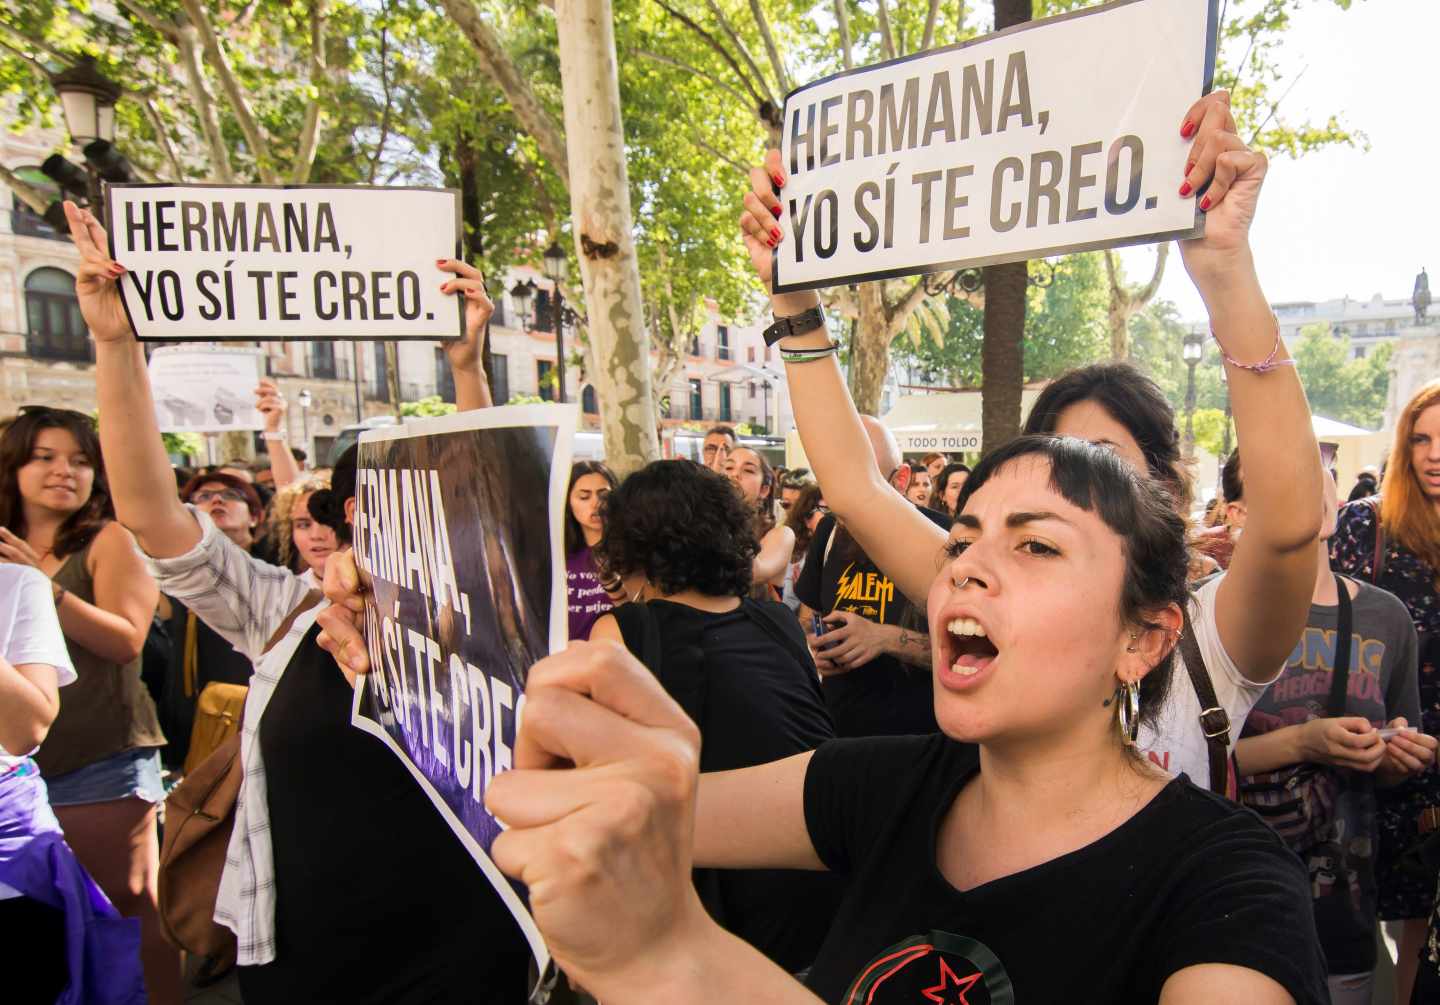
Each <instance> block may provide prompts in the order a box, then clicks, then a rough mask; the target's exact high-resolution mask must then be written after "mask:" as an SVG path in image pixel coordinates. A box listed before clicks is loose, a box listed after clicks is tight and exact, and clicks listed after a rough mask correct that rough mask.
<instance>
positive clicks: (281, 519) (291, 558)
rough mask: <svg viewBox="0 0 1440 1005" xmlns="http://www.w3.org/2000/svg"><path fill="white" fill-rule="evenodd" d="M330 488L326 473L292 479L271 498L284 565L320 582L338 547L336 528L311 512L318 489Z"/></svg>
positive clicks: (272, 529)
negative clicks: (331, 554) (331, 556)
mask: <svg viewBox="0 0 1440 1005" xmlns="http://www.w3.org/2000/svg"><path fill="white" fill-rule="evenodd" d="M328 488H330V479H329V478H328V477H326V476H323V475H312V476H311V477H309V478H304V479H301V480H300V481H298V482H292V483H291V484H289V485H287V486H285V487H284V488H283V489H281V490H280V491H278V492H276V493H275V498H274V499H272V500H271V501H270V539H271V540H272V541H274V542H275V545H276V547H277V548H278V549H279V553H280V564H281V565H283V566H285V568H287V569H289V570H290V571H291V572H295V573H300V574H301V575H303V574H305V573H307V572H308V573H311V574H312V575H313V578H314V581H315V583H316V585H319V583H320V582H321V581H322V580H323V579H324V578H325V559H327V558H329V557H330V553H331V552H333V551H334V550H335V549H336V547H338V543H339V542H338V540H337V539H336V536H335V528H333V527H330V526H329V525H327V524H325V523H324V522H322V521H321V520H319V519H317V518H316V517H315V516H314V515H313V514H311V512H310V500H311V498H312V497H313V496H314V495H315V493H316V492H322V491H324V490H326V489H328Z"/></svg>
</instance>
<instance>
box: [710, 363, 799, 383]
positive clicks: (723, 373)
mask: <svg viewBox="0 0 1440 1005" xmlns="http://www.w3.org/2000/svg"><path fill="white" fill-rule="evenodd" d="M705 379H706V380H714V381H719V382H720V383H722V384H744V383H745V382H746V381H751V380H768V381H770V383H772V384H783V383H785V375H784V374H782V373H777V372H776V371H774V370H767V369H765V368H764V367H763V366H756V365H755V364H753V363H736V364H735V365H734V366H727V367H726V368H725V369H723V370H716V371H715V372H714V373H712V374H710V376H709V377H707V378H705Z"/></svg>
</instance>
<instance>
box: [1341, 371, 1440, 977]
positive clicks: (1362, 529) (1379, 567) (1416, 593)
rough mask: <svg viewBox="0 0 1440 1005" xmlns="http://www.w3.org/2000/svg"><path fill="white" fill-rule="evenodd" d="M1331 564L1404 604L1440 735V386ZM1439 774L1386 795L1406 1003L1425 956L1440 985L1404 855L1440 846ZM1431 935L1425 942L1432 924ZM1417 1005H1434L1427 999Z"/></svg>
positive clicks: (1382, 870)
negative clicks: (1428, 843)
mask: <svg viewBox="0 0 1440 1005" xmlns="http://www.w3.org/2000/svg"><path fill="white" fill-rule="evenodd" d="M1330 561H1331V563H1332V564H1333V565H1334V567H1335V570H1336V571H1337V572H1345V573H1349V574H1350V575H1352V576H1355V577H1356V578H1357V579H1365V580H1368V581H1370V582H1371V583H1374V584H1375V585H1376V586H1379V587H1380V588H1381V589H1384V590H1388V591H1389V592H1391V593H1393V594H1395V596H1396V597H1398V598H1399V599H1400V602H1401V603H1403V604H1404V605H1405V607H1406V608H1407V609H1408V610H1409V612H1410V617H1411V619H1412V620H1414V622H1415V631H1416V633H1417V634H1418V635H1419V637H1420V718H1421V732H1423V733H1428V734H1430V735H1431V736H1434V735H1437V734H1440V380H1432V381H1430V382H1429V383H1428V384H1426V385H1424V386H1423V387H1421V388H1420V390H1419V391H1417V392H1415V395H1414V396H1413V397H1412V398H1411V399H1410V401H1409V402H1408V403H1407V404H1406V405H1405V408H1404V409H1403V410H1402V411H1401V413H1400V421H1399V422H1398V423H1397V424H1396V426H1395V443H1394V446H1393V447H1392V448H1391V450H1390V460H1389V462H1388V463H1387V464H1386V465H1385V478H1384V481H1383V482H1381V485H1380V494H1379V495H1378V496H1375V497H1373V498H1369V499H1360V500H1357V501H1355V502H1352V503H1349V504H1348V505H1346V506H1345V507H1344V508H1343V509H1341V510H1340V521H1339V523H1338V524H1337V526H1336V528H1335V535H1334V536H1333V537H1331V538H1330ZM1436 833H1440V774H1437V773H1436V772H1435V771H1433V770H1432V771H1426V772H1425V773H1424V774H1422V775H1420V776H1419V777H1417V778H1414V779H1412V780H1411V781H1409V782H1406V783H1405V784H1404V785H1401V786H1400V787H1398V788H1395V789H1391V790H1389V791H1387V792H1384V793H1383V794H1382V795H1381V797H1380V847H1379V853H1378V855H1377V856H1376V860H1375V867H1376V878H1377V880H1378V881H1379V884H1380V917H1381V919H1382V920H1385V921H1387V922H1395V923H1397V924H1398V926H1399V928H1400V929H1401V931H1400V932H1399V933H1398V935H1399V940H1398V941H1399V949H1400V955H1399V959H1398V962H1397V974H1396V976H1397V980H1396V986H1397V990H1398V991H1399V993H1400V997H1399V998H1397V1000H1398V1001H1405V1000H1406V999H1405V995H1406V992H1407V988H1408V987H1409V984H1410V982H1412V981H1415V972H1416V966H1417V963H1419V961H1421V959H1422V957H1423V960H1424V963H1423V965H1422V969H1423V972H1424V973H1423V978H1422V980H1421V981H1420V982H1418V983H1420V986H1421V987H1422V988H1425V987H1426V983H1427V982H1429V983H1430V984H1431V986H1430V987H1428V988H1426V991H1427V992H1429V993H1432V994H1433V993H1434V990H1435V989H1436V988H1437V987H1440V969H1437V968H1440V896H1437V894H1436V889H1435V876H1434V875H1433V874H1431V875H1429V876H1419V875H1408V874H1407V873H1406V872H1405V871H1404V870H1403V869H1402V868H1401V864H1400V863H1401V857H1402V855H1403V854H1404V853H1405V852H1406V850H1408V849H1409V848H1410V847H1411V846H1413V845H1414V844H1416V842H1417V841H1418V840H1420V839H1422V838H1427V837H1428V838H1431V840H1440V839H1437V838H1434V837H1433V835H1435V834H1436ZM1427 918H1429V919H1430V924H1429V929H1430V935H1429V938H1428V940H1427V939H1426V934H1425V933H1426V920H1425V919H1427ZM1415 1000H1416V1001H1433V1000H1435V999H1433V998H1424V997H1420V996H1419V990H1418V989H1417V997H1416V999H1415Z"/></svg>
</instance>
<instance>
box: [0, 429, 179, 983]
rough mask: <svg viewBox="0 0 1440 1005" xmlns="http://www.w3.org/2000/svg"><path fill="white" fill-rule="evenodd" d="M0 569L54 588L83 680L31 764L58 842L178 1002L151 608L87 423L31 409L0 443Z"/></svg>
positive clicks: (152, 594) (149, 589)
mask: <svg viewBox="0 0 1440 1005" xmlns="http://www.w3.org/2000/svg"><path fill="white" fill-rule="evenodd" d="M0 561H4V562H13V563H16V564H18V565H29V566H33V567H34V568H36V569H39V570H40V571H41V572H42V573H44V574H45V575H46V576H48V577H49V578H50V588H51V593H52V594H53V596H54V598H55V611H56V613H57V614H58V615H59V617H60V627H61V629H62V630H63V632H64V634H65V642H66V645H67V646H68V647H69V650H70V661H71V662H72V663H73V664H74V667H75V670H76V672H77V673H78V675H79V679H78V680H77V681H76V682H75V683H74V684H73V685H71V686H70V687H68V688H66V689H65V700H64V701H63V702H62V703H61V706H60V714H59V716H58V717H57V718H56V719H55V722H54V724H53V725H52V726H51V727H50V732H49V735H48V736H46V738H45V742H44V743H42V744H41V745H40V750H39V752H38V753H37V754H36V755H35V761H36V763H38V764H39V766H40V770H41V772H42V773H43V774H44V776H45V780H46V783H47V784H48V786H49V788H50V803H51V806H52V807H53V808H54V810H55V815H56V817H58V818H59V821H60V826H61V827H62V828H63V829H64V831H65V840H66V841H67V842H68V843H69V844H70V847H71V848H73V849H74V850H75V856H76V858H78V859H79V860H80V863H81V864H82V865H84V866H85V868H86V870H88V871H89V873H90V875H91V876H93V877H94V878H95V882H96V883H98V884H99V886H100V888H101V889H102V890H104V891H105V895H106V896H107V897H109V898H110V902H111V903H113V904H114V905H115V907H116V908H117V909H118V910H119V911H120V913H121V914H123V915H125V916H126V917H138V918H139V919H140V923H141V956H142V958H143V960H144V964H145V982H146V984H147V985H148V988H149V992H150V1000H151V1001H152V1002H157V1003H161V1005H163V1003H169V1002H176V1003H178V1002H179V1001H180V999H181V981H180V957H179V954H178V953H177V952H176V951H175V950H174V949H172V948H170V946H168V945H167V944H166V942H165V939H164V936H163V935H162V933H161V930H160V923H159V916H158V914H157V908H156V883H157V879H158V871H159V866H160V845H159V839H158V837H157V831H156V827H155V813H156V804H158V803H159V802H160V800H162V799H163V798H164V797H165V791H164V788H163V786H162V785H161V782H160V755H159V750H158V748H159V747H160V746H162V745H163V744H164V743H165V737H164V735H163V734H162V733H161V731H160V725H159V722H158V720H157V717H156V714H155V704H154V702H153V701H151V699H150V695H149V693H148V692H147V691H146V689H145V685H144V684H143V683H141V680H140V651H141V648H142V647H143V646H144V644H145V635H146V633H147V632H148V631H149V630H150V619H151V617H152V616H153V615H154V613H155V603H156V601H157V599H158V598H159V591H158V590H157V589H156V586H155V580H153V579H151V578H150V576H149V575H148V574H147V573H146V572H145V567H144V566H143V565H142V564H141V561H140V555H139V553H138V552H136V550H135V542H134V539H133V538H131V536H130V534H129V533H128V532H127V531H126V530H125V528H124V527H122V526H120V524H118V523H116V522H115V508H114V505H113V504H112V503H111V500H110V489H109V483H108V482H107V480H106V477H105V465H104V462H103V460H102V459H101V457H100V440H99V437H98V435H97V434H96V432H95V424H94V422H93V421H92V420H91V419H90V417H89V416H88V415H84V414H82V413H80V412H73V411H70V410H68V409H61V408H47V407H43V406H27V407H26V408H24V409H22V410H21V413H20V415H19V416H18V417H17V418H16V419H15V420H14V421H13V422H11V423H10V425H9V426H7V427H6V429H5V432H4V434H3V436H0Z"/></svg>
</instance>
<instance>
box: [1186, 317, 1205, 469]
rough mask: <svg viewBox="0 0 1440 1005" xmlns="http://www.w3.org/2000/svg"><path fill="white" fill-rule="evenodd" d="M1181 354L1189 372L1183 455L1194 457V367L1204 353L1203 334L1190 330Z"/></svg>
mask: <svg viewBox="0 0 1440 1005" xmlns="http://www.w3.org/2000/svg"><path fill="white" fill-rule="evenodd" d="M1181 355H1182V357H1183V358H1184V360H1185V366H1186V367H1187V368H1188V370H1189V373H1188V376H1187V379H1186V384H1185V457H1186V458H1187V459H1194V457H1195V367H1196V366H1197V365H1198V364H1199V363H1200V359H1201V357H1202V356H1204V355H1205V336H1204V334H1203V333H1201V332H1196V331H1191V332H1188V333H1186V335H1185V343H1184V345H1183V346H1182V348H1181Z"/></svg>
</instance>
